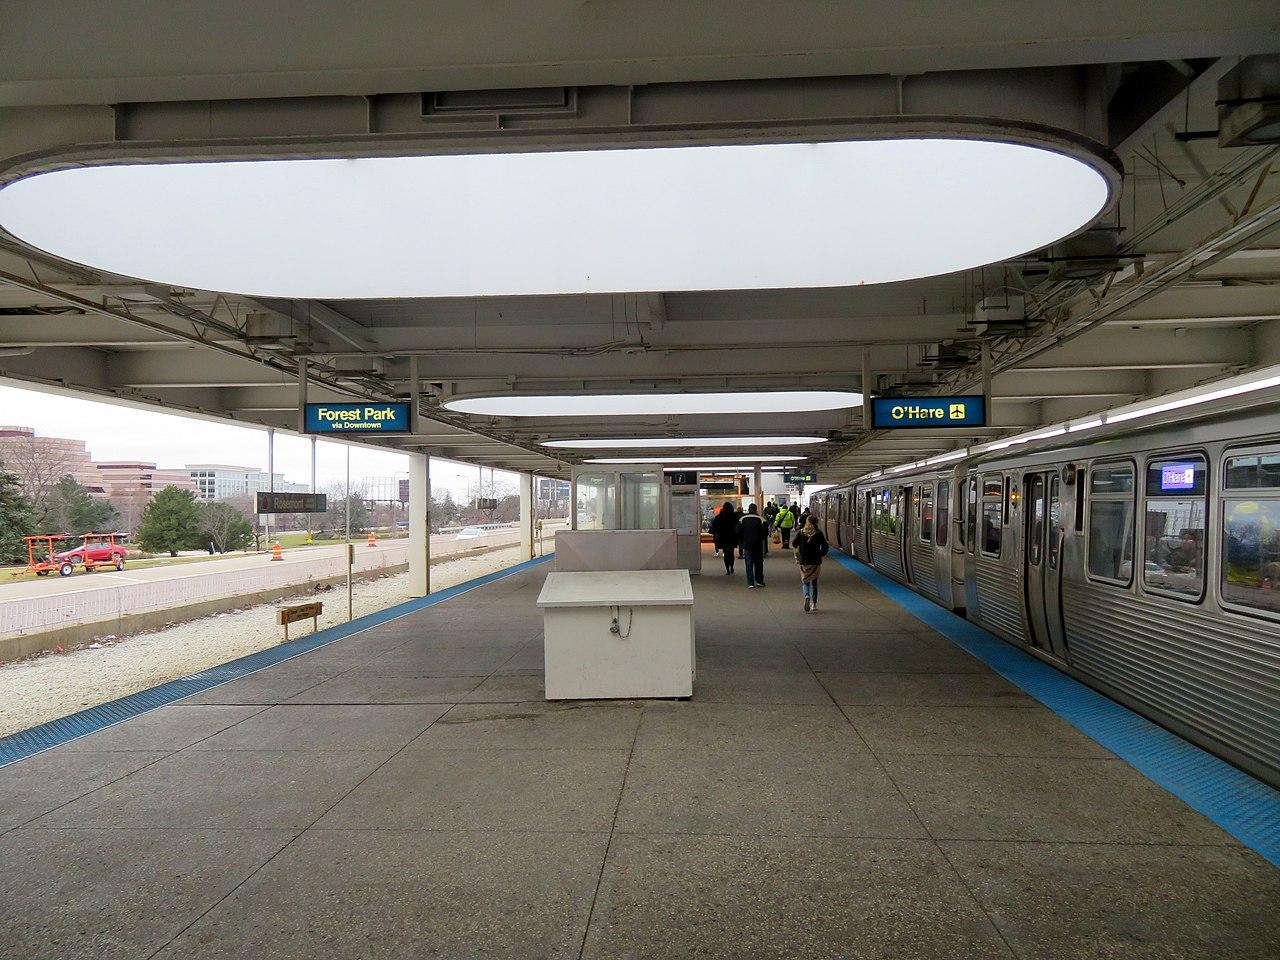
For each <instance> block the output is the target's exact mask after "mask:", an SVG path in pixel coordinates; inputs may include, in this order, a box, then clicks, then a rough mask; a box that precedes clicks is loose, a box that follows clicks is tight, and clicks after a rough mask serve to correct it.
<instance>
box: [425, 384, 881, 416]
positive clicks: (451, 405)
mask: <svg viewBox="0 0 1280 960" xmlns="http://www.w3.org/2000/svg"><path fill="white" fill-rule="evenodd" d="M861 403H862V394H860V393H855V392H853V391H851V390H769V391H760V392H755V391H752V392H745V393H606V394H591V393H566V394H543V395H530V394H516V393H505V394H499V395H497V396H492V397H455V398H454V399H452V400H446V401H445V402H444V404H443V406H444V407H445V409H446V410H456V411H457V412H458V413H474V414H479V415H481V416H489V417H574V416H592V417H640V416H665V415H668V414H669V415H677V414H696V413H810V412H813V411H816V410H840V409H844V408H847V407H856V406H859V405H860V404H861Z"/></svg>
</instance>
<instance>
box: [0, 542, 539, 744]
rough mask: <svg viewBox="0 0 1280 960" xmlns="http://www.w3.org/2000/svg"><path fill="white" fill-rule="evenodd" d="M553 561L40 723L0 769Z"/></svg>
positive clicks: (18, 736) (14, 737) (22, 733)
mask: <svg viewBox="0 0 1280 960" xmlns="http://www.w3.org/2000/svg"><path fill="white" fill-rule="evenodd" d="M553 556H555V554H550V553H549V554H547V555H546V556H543V557H537V558H536V559H533V560H526V561H524V562H523V563H517V564H516V565H515V566H512V567H507V568H506V569H505V570H499V571H498V572H497V573H490V574H486V575H485V576H483V577H476V579H474V580H467V581H466V582H464V583H460V584H458V585H456V586H453V587H448V588H446V589H444V590H441V591H440V592H439V593H433V594H431V595H430V596H427V597H422V598H420V599H417V600H409V601H406V602H405V603H398V604H396V605H395V606H394V607H387V608H386V609H385V610H379V611H377V612H376V613H370V614H367V615H365V616H363V617H359V618H357V619H355V620H352V621H351V622H350V623H343V624H339V625H338V626H336V627H329V628H327V629H325V630H320V631H317V632H316V633H312V634H309V635H308V636H305V637H300V638H299V639H297V640H290V641H288V642H287V643H281V644H279V645H277V646H274V647H269V648H267V649H266V650H259V651H258V652H257V653H251V654H249V655H248V656H247V657H241V658H240V659H239V660H232V661H231V662H230V663H224V664H221V665H220V666H217V667H213V668H211V669H209V670H205V671H203V672H201V673H193V674H192V675H191V676H189V677H179V678H178V679H177V680H170V681H169V682H168V683H162V684H160V686H158V687H152V688H151V689H149V690H141V691H139V692H138V693H131V694H129V696H127V697H121V698H120V699H119V700H112V701H111V702H110V703H104V704H102V705H100V706H97V707H90V708H89V709H88V710H81V711H80V712H79V713H73V714H71V716H69V717H60V718H58V719H57V720H50V721H49V722H48V723H42V724H40V725H39V726H38V727H31V728H30V729H28V730H19V731H18V732H17V733H13V734H10V735H9V736H7V737H4V738H3V739H0V767H3V766H5V765H6V764H10V763H15V762H16V761H18V760H25V759H26V758H27V757H30V756H34V755H35V754H37V753H41V752H43V751H45V750H48V749H50V748H52V747H56V746H58V745H59V744H63V743H66V742H67V741H69V740H75V739H76V738H77V737H83V736H85V735H86V734H90V733H96V732H97V731H99V730H102V729H104V728H105V727H109V726H112V725H113V724H117V723H120V722H122V721H124V720H131V719H132V718H134V717H136V716H138V715H139V714H141V713H146V712H147V711H148V710H154V709H156V707H163V706H166V705H168V704H170V703H173V702H174V701H175V700H181V699H182V698H183V697H189V696H191V695H192V694H195V693H201V692H203V691H205V690H208V689H210V688H211V687H216V686H218V685H219V684H222V683H227V682H228V681H230V680H239V679H240V678H241V677H246V676H248V675H249V674H251V673H256V672H257V671H259V670H262V669H264V668H265V667H270V666H273V665H275V664H277V663H282V662H284V661H285V660H291V659H293V658H294V657H297V656H300V655H302V654H304V653H308V652H310V651H312V650H315V649H317V648H319V647H323V646H325V645H326V644H330V643H333V642H334V641H335V640H342V639H343V638H345V637H350V636H353V635H354V634H357V633H361V632H362V631H365V630H368V629H369V628H370V627H376V626H379V625H381V624H384V623H388V622H390V621H392V620H398V619H399V618H401V617H404V616H407V615H408V614H411V613H415V612H417V611H418V610H423V609H425V608H426V607H432V606H435V605H436V604H437V603H443V602H444V601H446V600H452V599H453V598H454V597H456V596H458V595H459V594H463V593H466V592H467V591H469V590H474V589H476V588H477V587H483V586H484V585H485V584H487V583H493V582H494V581H495V580H501V579H503V578H505V577H509V576H511V575H512V574H516V573H520V572H521V571H524V570H528V569H529V568H530V567H535V566H537V565H538V564H541V563H545V562H546V561H548V560H550V559H551V558H552V557H553Z"/></svg>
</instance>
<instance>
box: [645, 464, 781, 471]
mask: <svg viewBox="0 0 1280 960" xmlns="http://www.w3.org/2000/svg"><path fill="white" fill-rule="evenodd" d="M755 469H756V468H755V465H754V464H749V463H748V464H737V465H733V464H729V465H725V464H711V465H707V464H702V463H700V464H698V465H697V466H692V467H690V466H685V467H666V468H665V469H664V471H663V472H664V473H680V472H681V471H688V470H697V471H698V472H699V473H751V472H754V471H755ZM790 469H791V468H790V467H770V466H763V467H761V468H760V472H761V473H782V472H784V471H786V470H790Z"/></svg>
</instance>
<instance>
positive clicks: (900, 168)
mask: <svg viewBox="0 0 1280 960" xmlns="http://www.w3.org/2000/svg"><path fill="white" fill-rule="evenodd" d="M1108 196H1109V186H1108V182H1107V179H1106V178H1105V177H1104V176H1103V175H1102V173H1101V172H1100V171H1099V170H1098V169H1096V168H1095V167H1094V166H1092V165H1090V164H1088V163H1086V162H1084V161H1083V160H1080V159H1077V158H1075V157H1072V156H1068V155H1067V154H1065V153H1058V152H1055V151H1053V150H1050V149H1047V148H1040V147H1032V146H1025V145H1021V144H1013V143H997V142H991V141H983V140H964V139H898V140H863V141H840V142H826V143H783V144H753V145H732V146H690V147H657V148H644V149H627V150H582V151H568V152H564V151H561V152H547V153H525V154H513V153H506V154H479V155H466V156H429V157H378V158H364V159H354V160H335V159H327V160H255V161H235V162H227V161H215V162H201V163H145V164H144V163H136V164H122V165H115V166H88V167H78V168H73V169H65V170H56V171H52V172H49V173H42V174H38V175H34V176H30V177H27V178H25V179H22V180H19V181H16V182H15V183H13V184H10V185H9V186H7V187H5V188H4V189H3V190H0V225H2V226H3V227H4V228H5V229H6V230H8V231H9V232H10V233H12V234H13V235H15V236H17V237H19V238H20V239H22V240H24V241H26V242H27V243H29V244H31V245H32V246H35V247H38V248H40V249H42V250H46V251H48V252H50V253H53V254H56V255H57V256H60V257H64V258H65V259H67V260H72V261H75V262H77V263H82V264H86V265H88V266H91V267H94V268H98V269H103V270H109V271H111V272H113V273H119V274H124V275H126V276H132V277H138V278H141V279H144V280H151V281H156V282H159V283H164V284H169V285H173V286H179V287H197V288H204V289H210V290H219V291H225V292H234V293H243V294H252V295H257V296H274V297H299V298H334V299H338V298H382V297H439V296H481V295H517V294H563V293H617V292H638V291H668V290H670V291H678V290H718V289H759V288H770V287H831V286H853V285H857V284H863V283H886V282H890V281H895V280H909V279H913V278H916V277H925V276H932V275H935V274H942V273H949V272H951V271H954V270H962V269H966V268H969V267H976V266H979V265H982V264H987V263H993V262H996V261H1000V260H1005V259H1007V258H1009V257H1013V256H1017V255H1019V254H1023V253H1027V252H1028V251H1031V250H1035V249H1038V248H1040V247H1043V246H1045V245H1046V244H1049V243H1052V242H1053V241H1055V240H1059V239H1061V238H1062V237H1064V236H1067V235H1068V234H1071V233H1074V232H1075V231H1077V230H1079V229H1080V228H1081V227H1083V226H1085V225H1087V224H1088V223H1090V222H1091V221H1092V220H1093V219H1094V217H1095V215H1097V214H1098V213H1099V212H1100V211H1101V210H1102V209H1103V207H1104V206H1105V205H1106V203H1107V200H1108Z"/></svg>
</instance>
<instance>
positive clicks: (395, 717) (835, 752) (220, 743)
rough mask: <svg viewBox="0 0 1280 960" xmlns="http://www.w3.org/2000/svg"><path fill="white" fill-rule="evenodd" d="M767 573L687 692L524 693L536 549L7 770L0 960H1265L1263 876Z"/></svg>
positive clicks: (925, 654) (1110, 770) (869, 602)
mask: <svg viewBox="0 0 1280 960" xmlns="http://www.w3.org/2000/svg"><path fill="white" fill-rule="evenodd" d="M767 567H768V569H767V576H768V578H769V586H768V587H767V588H766V589H764V590H751V591H748V590H747V589H746V588H745V585H744V582H743V580H742V568H741V566H740V567H739V569H738V575H737V576H736V577H734V578H732V579H730V578H729V577H726V576H724V575H723V573H722V572H721V570H720V569H719V561H714V560H712V559H711V558H710V557H708V561H707V564H706V575H705V576H703V577H702V578H701V579H700V580H697V581H695V583H696V594H697V608H696V609H697V618H698V648H699V676H698V683H697V688H696V694H695V697H694V699H693V701H692V702H688V703H681V702H622V703H592V704H570V705H551V704H547V703H545V702H543V701H542V700H541V699H540V698H541V696H542V677H541V660H542V654H541V639H540V617H539V615H538V611H537V609H536V608H535V607H534V599H535V597H536V596H537V592H538V590H539V588H540V585H541V582H542V578H543V576H544V573H545V571H546V570H547V569H548V568H547V567H539V568H535V569H532V570H529V571H525V572H523V573H520V574H517V575H514V576H512V577H510V578H508V579H506V580H502V581H500V582H497V583H494V584H491V585H489V586H487V587H484V588H482V589H479V590H475V591H473V592H471V593H468V594H465V595H463V596H461V597H458V598H456V599H453V600H450V601H448V602H446V603H443V604H440V605H438V606H434V607H431V608H428V609H426V610H423V611H420V612H418V613H416V614H413V615H411V616H408V617H405V618H402V619H400V620H397V621H394V622H392V623H388V624H385V625H383V626H381V627H377V628H374V629H371V630H369V631H367V632H365V633H361V634H359V635H356V636H353V637H351V638H348V639H346V640H342V641H339V642H337V643H334V644H331V645H330V646H327V647H324V648H322V649H319V650H317V651H314V652H312V653H309V654H306V655H304V656H302V657H299V658H297V659H295V660H292V661H289V662H287V663H283V664H280V665H278V666H275V667H271V668H268V669H267V670H264V671H262V672H260V673H257V674H254V675H252V676H249V677H246V678H244V679H242V680H238V681H235V682H232V683H228V684H225V685H223V686H221V687H217V688H215V689H213V690H211V691H208V692H206V693H204V694H202V695H200V696H197V697H193V698H190V699H188V700H186V701H184V702H182V703H180V704H177V705H173V706H169V707H166V708H163V709H160V710H156V711H153V712H151V713H148V714H146V715H143V716H141V717H139V718H137V719H135V720H132V721H129V722H127V723H124V724H121V725H118V726H116V727H113V728H110V729H108V730H105V731H102V732H100V733H97V734H94V735H92V736H90V737H86V738H83V739H81V740H78V741H75V742H73V743H69V744H66V745H64V746H62V747H59V748H57V749H54V750H51V751H49V752H46V753H44V754H41V755H39V756H37V757H34V758H32V759H29V760H25V761H22V762H20V763H17V764H14V765H12V766H10V767H7V768H4V769H2V770H0V864H3V869H2V870H0V915H2V916H3V923H0V956H3V957H14V958H70V957H86V958H87V957H92V958H95V960H106V958H116V957H128V958H135V957H136V958H144V957H158V958H165V960H178V958H201V960H208V958H217V957H236V958H241V957H249V958H254V960H271V958H283V957H296V958H308V960H311V958H356V957H359V958H372V957H377V958H411V957H412V958H421V957H458V958H463V957H465V958H471V957H529V958H552V957H627V958H648V957H652V958H664V960H665V958H672V957H725V958H756V957H787V958H789V957H800V958H825V957H831V958H836V957H839V958H847V957H893V958H899V957H900V958H913V960H921V958H934V957H938V958H944V957H945V958H967V957H981V958H985V957H1021V958H1082V957H1107V958H1126V960H1135V958H1157V957H1158V958H1162V960H1165V958H1191V957H1196V958H1200V957H1205V958H1207V957H1213V958H1227V957H1258V958H1272V960H1274V958H1275V957H1277V956H1280V909H1278V908H1280V871H1276V870H1275V869H1273V868H1272V867H1270V866H1269V865H1268V864H1266V863H1265V862H1264V861H1262V860H1261V859H1260V858H1259V857H1257V856H1256V855H1255V854H1253V853H1252V852H1251V851H1249V850H1247V849H1246V848H1243V847H1241V846H1240V845H1238V844H1237V843H1236V842H1235V841H1233V840H1232V838H1230V837H1229V836H1227V835H1226V834H1224V833H1223V832H1221V831H1220V830H1219V829H1218V828H1217V827H1215V826H1214V825H1213V824H1211V823H1210V822H1208V821H1207V820H1205V819H1204V818H1203V817H1201V816H1200V815H1199V814H1197V813H1195V812H1193V811H1192V810H1190V809H1189V808H1187V807H1186V806H1184V805H1183V804H1182V803H1181V801H1179V800H1177V799H1175V798H1174V797H1172V796H1171V795H1169V794H1168V793H1166V792H1164V791H1163V790H1162V789H1160V788H1159V787H1157V786H1155V785H1154V784H1152V783H1151V782H1150V781H1148V780H1146V779H1145V778H1143V777H1142V776H1141V775H1139V774H1138V773H1136V772H1135V771H1134V770H1133V769H1132V768H1130V767H1129V766H1127V765H1126V764H1125V763H1123V762H1122V761H1120V760H1118V759H1116V758H1115V757H1113V756H1111V755H1110V754H1109V753H1107V752H1106V751H1105V750H1103V749H1102V748H1100V747H1099V746H1098V745H1097V744H1095V743H1094V742H1093V741H1091V740H1089V739H1088V738H1086V737H1084V736H1083V735H1081V734H1079V733H1078V732H1077V731H1076V730H1075V729H1074V728H1072V727H1070V726H1069V725H1068V724H1066V723H1065V722H1064V721H1062V720H1060V719H1059V718H1058V717H1057V716H1055V715H1054V714H1052V713H1050V712H1049V711H1047V710H1046V709H1044V708H1043V707H1041V706H1040V705H1039V704H1038V703H1036V702H1035V701H1033V700H1031V699H1029V698H1028V697H1026V696H1024V695H1023V694H1021V693H1020V692H1019V691H1018V690H1017V689H1016V688H1014V687H1012V686H1011V685H1009V684H1007V683H1006V682H1005V681H1004V680H1002V679H1001V678H999V677H998V676H996V675H994V674H993V673H991V672H990V671H989V670H988V669H987V668H986V667H985V666H983V665H982V664H981V663H979V662H978V661H977V660H974V659H972V658H971V657H969V656H968V655H967V654H966V653H964V652H962V651H960V650H959V649H957V648H956V647H954V646H953V645H952V644H951V643H950V642H948V641H947V640H946V639H944V638H943V637H941V636H939V635H937V634H935V633H933V632H931V631H930V630H929V629H927V628H925V627H923V626H922V625H921V624H920V623H919V622H918V621H916V620H914V619H913V618H912V617H910V616H909V615H908V614H906V613H905V612H904V611H902V610H901V609H900V608H898V607H897V606H896V605H895V604H894V603H893V602H891V601H890V600H888V599H886V598H885V597H883V596H882V595H880V594H879V593H878V592H876V591H875V590H874V589H872V588H871V587H869V586H867V585H866V584H864V583H862V582H861V581H860V580H858V579H857V578H855V577H853V576H852V575H851V574H849V573H848V572H847V571H845V570H843V569H842V568H840V567H839V566H838V565H836V564H834V563H829V564H827V565H826V567H825V568H824V574H823V598H822V612H821V613H820V614H817V615H811V616H805V615H804V614H803V613H802V612H801V611H800V594H799V588H798V585H797V583H796V580H797V576H796V572H795V568H794V567H793V566H792V565H791V564H790V563H789V562H788V561H787V559H786V558H785V557H782V556H778V555H775V556H774V557H773V558H771V559H770V560H769V561H768V565H767Z"/></svg>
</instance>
